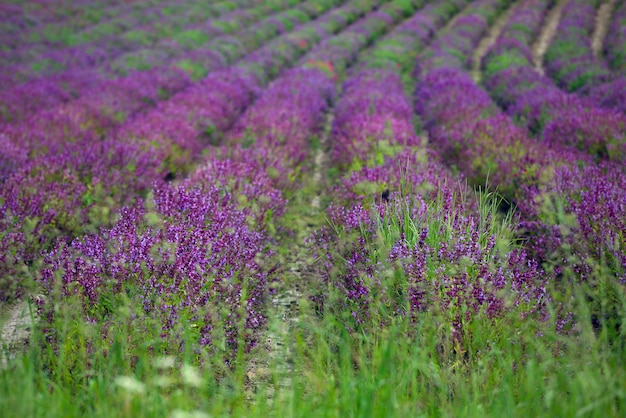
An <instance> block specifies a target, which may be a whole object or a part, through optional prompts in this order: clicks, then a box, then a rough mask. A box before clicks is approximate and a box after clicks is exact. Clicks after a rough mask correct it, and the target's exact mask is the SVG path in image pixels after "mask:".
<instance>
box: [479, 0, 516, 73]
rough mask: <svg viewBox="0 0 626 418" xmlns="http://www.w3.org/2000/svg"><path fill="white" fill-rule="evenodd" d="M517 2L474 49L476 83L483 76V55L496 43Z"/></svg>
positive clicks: (499, 18)
mask: <svg viewBox="0 0 626 418" xmlns="http://www.w3.org/2000/svg"><path fill="white" fill-rule="evenodd" d="M515 7H516V4H513V5H512V6H511V7H509V8H508V9H507V10H506V11H505V12H504V13H502V14H501V15H500V16H498V18H497V19H496V21H495V22H493V25H491V27H490V28H489V29H488V31H487V34H486V35H485V36H484V37H483V38H482V39H481V40H480V42H479V43H478V46H477V47H476V49H475V50H474V53H473V55H472V68H471V70H470V73H471V75H472V79H474V82H475V83H476V84H479V83H480V81H481V78H482V71H481V64H482V60H483V57H484V56H485V55H486V54H487V52H488V51H489V49H490V48H491V47H492V46H493V45H494V44H495V43H496V41H497V40H498V37H499V36H500V33H502V29H503V28H504V25H506V22H508V21H509V17H511V13H512V12H513V9H515Z"/></svg>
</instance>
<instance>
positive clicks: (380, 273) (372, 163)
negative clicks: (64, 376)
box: [312, 1, 546, 347]
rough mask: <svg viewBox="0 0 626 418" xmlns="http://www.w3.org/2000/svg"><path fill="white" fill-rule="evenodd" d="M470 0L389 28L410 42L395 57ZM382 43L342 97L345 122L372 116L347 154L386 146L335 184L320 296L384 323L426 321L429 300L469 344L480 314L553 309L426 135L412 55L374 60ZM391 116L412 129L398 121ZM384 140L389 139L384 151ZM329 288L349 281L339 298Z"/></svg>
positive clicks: (529, 266)
mask: <svg viewBox="0 0 626 418" xmlns="http://www.w3.org/2000/svg"><path fill="white" fill-rule="evenodd" d="M460 6H462V4H461V3H460V2H454V1H450V2H446V3H443V4H441V3H439V4H437V5H433V6H427V7H426V9H425V10H424V11H423V12H421V13H418V14H416V15H415V16H414V17H413V18H412V19H410V20H409V21H407V22H406V23H405V24H404V25H402V26H400V27H399V28H398V29H397V30H396V31H394V32H392V33H391V34H390V35H389V36H388V37H387V39H388V40H393V39H402V40H403V41H405V43H403V45H402V47H399V46H398V49H397V50H394V51H393V52H389V51H387V52H388V54H387V55H386V58H388V59H390V60H391V61H392V62H397V61H400V62H401V61H402V60H403V57H404V56H405V54H406V53H407V52H408V50H409V49H410V46H411V45H412V46H413V47H415V48H416V50H415V51H414V52H415V53H417V52H418V51H419V49H421V47H422V46H423V45H424V43H426V42H428V40H429V39H430V37H432V35H433V31H434V30H436V29H439V28H441V26H443V24H444V23H445V21H446V20H447V19H449V18H450V17H452V14H453V13H454V11H455V10H458V8H459V7H460ZM407 34H412V36H407ZM376 49H377V48H376V47H375V48H374V49H373V51H371V52H370V54H368V55H367V56H365V57H364V58H365V62H363V63H361V64H359V65H357V69H359V71H357V72H356V74H355V75H354V76H353V77H352V78H350V79H348V80H347V81H346V82H345V84H344V92H343V97H342V98H341V100H340V101H339V102H338V104H337V119H338V120H339V119H340V118H341V119H342V120H340V121H338V122H337V126H338V127H343V126H345V125H346V124H348V125H350V124H351V123H357V122H358V120H361V121H362V123H360V124H359V131H358V135H356V136H354V137H352V147H348V148H346V149H345V150H344V153H345V154H344V155H343V160H348V161H350V160H352V161H353V162H354V161H362V160H363V157H364V155H369V156H371V155H372V154H374V155H376V156H377V157H374V158H371V159H370V160H369V161H367V162H366V163H365V164H362V163H359V164H352V167H351V168H352V170H351V171H349V172H348V173H347V174H346V175H345V176H344V177H343V178H342V179H341V181H340V183H339V184H338V185H337V186H336V187H335V188H334V190H333V192H332V197H333V203H332V204H331V206H330V207H329V208H328V210H327V217H328V218H329V221H330V225H331V226H328V227H325V228H322V229H321V230H319V231H318V232H317V233H316V234H315V236H314V237H313V239H312V243H314V245H315V248H317V249H318V257H319V259H320V260H321V261H320V266H319V272H320V275H321V277H322V278H323V280H322V281H321V283H320V289H318V291H317V293H316V294H315V295H314V301H315V303H316V304H317V305H318V308H319V309H320V310H322V311H323V310H325V309H326V310H329V311H330V312H332V313H333V314H334V315H336V316H337V317H339V318H342V320H344V321H346V322H344V323H345V324H346V325H347V326H348V327H349V328H350V329H352V330H354V329H358V328H361V327H367V326H369V325H371V324H373V325H374V326H380V325H381V324H384V323H385V322H386V321H389V318H390V317H392V316H400V317H408V318H410V320H411V321H414V322H418V321H419V320H420V316H421V315H422V314H424V313H425V312H427V311H428V312H430V313H432V314H435V315H438V316H439V317H440V318H441V319H442V320H443V321H445V323H446V326H447V327H449V328H450V329H451V330H452V338H453V341H454V343H455V344H458V346H459V347H466V344H467V343H468V342H469V341H470V340H471V331H470V328H471V326H470V324H471V323H472V321H477V320H479V321H481V324H482V326H487V321H489V323H491V324H493V325H494V326H495V324H496V323H497V322H496V321H497V318H500V317H501V316H503V315H507V314H511V313H513V314H516V315H521V316H523V317H526V318H528V317H529V316H531V315H536V314H541V307H542V305H543V302H544V299H545V286H546V280H545V279H544V278H543V277H542V276H543V272H542V271H541V269H539V267H538V266H537V264H536V263H533V262H532V261H531V260H529V259H528V257H527V256H526V254H524V253H523V252H522V251H519V250H515V249H513V248H509V249H508V251H496V250H495V242H496V241H499V242H503V241H506V240H510V237H506V233H503V231H502V230H497V228H494V229H492V228H491V227H489V226H487V225H488V224H490V222H492V221H493V220H488V219H486V218H484V217H483V218H481V215H480V214H479V213H478V211H477V206H476V202H474V201H472V200H464V199H463V198H462V197H461V196H464V195H467V194H469V191H468V190H467V189H466V188H465V186H463V183H462V182H459V181H458V180H456V179H454V177H453V176H452V175H451V174H450V172H449V171H448V170H447V169H446V168H445V167H444V166H443V164H442V163H441V160H440V158H439V157H438V155H437V154H436V153H434V152H432V150H427V149H425V144H424V143H423V142H421V141H416V140H415V133H414V131H413V112H412V109H411V107H412V106H411V101H410V98H409V97H408V96H407V95H406V93H405V92H404V86H403V83H402V81H401V78H400V75H401V72H405V73H410V72H411V68H410V66H407V67H403V66H400V67H395V66H394V67H395V68H394V67H392V68H394V69H393V70H380V69H376V68H374V69H364V68H367V66H368V64H369V65H372V66H374V67H375V66H376V64H377V62H378V61H377V60H373V61H372V58H371V57H372V56H375V55H376V54H375V51H376ZM394 55H395V56H394ZM364 98H366V99H369V106H368V104H367V103H363V99H364ZM359 104H361V105H362V106H364V107H365V108H368V113H369V117H365V121H363V119H364V116H363V115H359V114H358V113H357V114H355V113H354V112H352V115H354V116H352V117H350V115H351V111H353V110H354V109H356V108H357V107H358V106H359ZM344 111H345V114H343V112H344ZM380 121H386V122H383V125H384V124H386V125H387V126H388V127H389V126H392V127H403V129H400V130H397V129H396V131H395V132H393V133H391V132H389V131H388V130H386V129H384V126H381V124H380V123H376V122H380ZM372 122H373V123H372ZM355 133H356V132H355ZM404 137H407V138H413V139H414V140H413V141H404V140H403V139H404ZM334 140H336V136H335V137H334ZM372 144H379V149H377V150H376V152H372V151H371V148H372ZM380 144H390V146H389V145H388V146H387V147H386V149H385V147H383V146H380ZM368 148H369V149H370V152H369V153H367V154H364V153H363V152H362V149H368ZM463 260H465V261H463ZM459 266H461V267H460V268H459ZM329 289H332V291H336V292H338V293H339V295H338V297H337V298H336V299H335V300H334V301H333V302H332V303H331V302H330V301H329V295H328V292H329Z"/></svg>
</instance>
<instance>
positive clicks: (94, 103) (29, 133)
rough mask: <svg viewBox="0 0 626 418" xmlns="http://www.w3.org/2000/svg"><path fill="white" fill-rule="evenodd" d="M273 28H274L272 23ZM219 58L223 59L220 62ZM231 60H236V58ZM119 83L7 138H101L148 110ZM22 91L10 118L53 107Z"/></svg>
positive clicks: (35, 141)
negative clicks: (25, 110)
mask: <svg viewBox="0 0 626 418" xmlns="http://www.w3.org/2000/svg"><path fill="white" fill-rule="evenodd" d="M333 4H334V2H326V3H325V7H327V8H330V7H331V5H333ZM269 25H270V26H271V25H272V22H271V20H270V22H269ZM271 35H275V34H274V33H270V36H271ZM243 53H245V51H240V54H243ZM209 57H212V58H215V59H214V60H213V63H217V66H218V67H219V64H220V63H222V62H223V57H220V56H219V54H217V53H214V54H212V55H210V56H209ZM218 57H219V58H222V59H218ZM231 58H236V56H234V57H231ZM161 72H166V73H167V72H170V73H172V72H174V73H176V71H174V70H168V71H164V70H162V69H161V70H153V71H152V72H150V73H149V74H152V75H153V78H154V76H157V77H161V74H160V73H161ZM137 77H138V78H140V79H141V78H144V79H145V78H146V77H148V76H147V75H142V74H136V75H134V76H131V77H130V78H129V80H130V82H131V83H132V80H133V78H137ZM158 81H159V80H158V78H156V79H154V80H153V81H152V82H151V83H152V84H153V86H151V87H158V86H159V83H158ZM122 82H123V81H122ZM119 83H120V81H118V80H103V81H101V82H100V83H98V84H97V85H96V86H95V87H91V88H90V89H89V90H88V91H86V92H82V94H79V96H80V98H79V99H78V100H74V101H70V102H69V103H67V104H61V105H59V106H56V107H54V108H53V109H51V110H49V111H42V112H37V113H35V114H33V115H32V116H30V117H28V118H27V119H26V120H25V121H24V122H22V123H20V124H18V125H14V126H9V127H8V128H7V129H6V132H5V135H6V136H8V137H9V138H11V139H13V140H15V141H16V142H20V143H25V144H26V145H28V149H32V148H33V147H40V146H42V145H44V144H46V145H47V146H48V147H50V144H53V143H54V144H56V145H57V146H62V145H63V143H65V142H66V141H68V140H72V139H73V140H76V139H79V138H80V137H82V136H84V135H90V134H91V135H94V134H95V135H96V136H101V135H102V134H104V133H105V132H107V131H110V130H111V129H112V128H114V127H116V126H118V125H119V124H120V123H122V122H124V121H125V120H127V119H128V118H129V117H131V116H132V115H134V114H136V113H138V112H139V111H140V110H143V109H144V108H145V107H146V106H145V105H146V103H144V101H139V102H137V101H129V100H128V93H129V92H127V91H125V90H124V89H116V88H115V86H116V84H119ZM180 87H184V86H180ZM21 90H22V89H19V90H16V91H14V92H12V93H15V94H20V96H18V100H16V101H13V102H7V105H8V106H11V107H15V108H16V109H15V110H13V109H11V110H10V111H9V112H8V113H9V114H15V113H19V110H21V109H20V107H22V106H33V107H35V109H36V108H37V107H40V106H41V105H44V104H46V105H49V104H50V103H49V102H46V101H48V100H49V101H54V99H55V97H54V96H51V95H44V97H42V99H44V100H45V101H43V102H40V103H37V102H36V101H32V98H30V100H27V101H24V99H25V98H28V97H29V96H23V95H22V94H23V91H21ZM49 90H50V89H49V88H48V89H45V90H44V91H43V93H46V92H48V91H49ZM102 91H105V92H107V93H108V95H109V96H110V97H106V96H105V100H98V97H99V96H100V95H101V92H102ZM76 94H77V93H76ZM68 114H70V115H72V116H71V117H69V118H68V117H67V116H66V115H68ZM57 115H60V116H57ZM59 118H60V119H59ZM50 128H52V129H53V132H52V134H51V133H50Z"/></svg>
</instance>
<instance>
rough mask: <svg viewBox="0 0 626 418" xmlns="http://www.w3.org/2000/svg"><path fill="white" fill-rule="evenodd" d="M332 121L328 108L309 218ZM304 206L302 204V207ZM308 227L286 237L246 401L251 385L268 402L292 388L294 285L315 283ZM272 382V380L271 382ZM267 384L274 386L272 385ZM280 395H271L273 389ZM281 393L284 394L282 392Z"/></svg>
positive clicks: (316, 205)
mask: <svg viewBox="0 0 626 418" xmlns="http://www.w3.org/2000/svg"><path fill="white" fill-rule="evenodd" d="M333 119H334V111H333V109H330V110H329V111H328V113H327V115H326V119H325V121H324V128H323V131H322V134H321V135H320V146H319V148H318V149H316V150H315V154H314V156H313V172H312V175H311V176H310V177H309V181H308V186H309V187H308V188H309V190H312V196H305V198H310V199H311V200H310V201H309V202H308V204H307V205H308V209H305V210H306V211H307V213H306V214H303V216H307V217H309V218H311V217H314V216H317V215H319V211H320V197H321V195H322V193H323V192H324V191H325V190H326V184H325V182H324V179H323V172H324V170H325V169H326V167H327V166H328V156H327V150H328V147H329V145H328V144H329V141H330V139H329V138H330V130H331V126H332V122H333ZM305 206H306V205H305ZM311 225H312V224H308V223H307V222H304V223H303V224H302V225H301V226H300V228H298V229H297V230H296V231H295V232H296V234H297V236H295V237H293V238H287V242H289V241H290V240H293V241H294V242H293V243H291V242H290V244H291V248H290V252H289V254H288V255H287V256H286V257H285V259H284V260H282V261H283V262H282V264H283V269H284V270H283V271H282V276H283V277H282V278H281V279H280V282H279V283H278V289H277V290H276V294H275V295H274V296H273V297H272V298H271V304H270V308H269V312H268V316H269V318H270V321H269V322H270V324H269V327H268V331H267V332H266V334H265V340H264V341H263V343H262V347H260V348H261V350H262V351H263V355H261V356H259V357H254V358H253V359H252V360H251V361H250V364H249V366H248V370H247V378H248V382H249V389H250V392H251V393H249V395H248V398H249V399H250V400H253V399H252V397H253V396H254V395H253V393H254V392H255V390H256V389H255V386H257V385H259V384H260V383H261V382H264V383H266V384H265V385H263V386H264V387H265V388H266V390H267V396H268V398H269V399H274V398H275V397H276V396H279V397H280V399H281V400H282V399H284V397H285V396H288V395H287V394H288V393H289V390H290V388H291V387H292V382H293V379H292V375H293V360H292V359H293V354H292V351H291V347H292V341H291V340H290V335H291V331H292V328H293V327H295V326H297V323H298V322H299V320H300V301H301V300H302V299H303V297H304V295H303V294H302V292H301V291H300V290H299V289H298V286H297V284H298V283H302V282H307V281H311V280H316V277H314V275H315V273H314V271H313V268H312V263H313V260H310V259H308V254H309V250H308V248H307V245H306V243H305V242H304V239H305V238H306V237H308V236H310V234H311V233H312V232H313V229H314V227H313V226H311ZM272 379H275V380H274V381H273V382H272ZM267 383H274V386H272V385H271V384H269V385H268V384H267ZM276 386H277V388H278V389H279V391H280V392H281V393H279V394H276V393H275V387H276ZM283 391H284V392H283Z"/></svg>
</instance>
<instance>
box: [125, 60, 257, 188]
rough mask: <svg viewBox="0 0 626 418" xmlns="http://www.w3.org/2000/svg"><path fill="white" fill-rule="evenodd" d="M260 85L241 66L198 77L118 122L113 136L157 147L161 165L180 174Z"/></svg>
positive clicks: (145, 145)
mask: <svg viewBox="0 0 626 418" xmlns="http://www.w3.org/2000/svg"><path fill="white" fill-rule="evenodd" d="M259 88H260V86H259V85H258V84H257V82H256V80H255V78H254V77H253V76H252V75H251V74H249V73H248V72H246V71H244V70H243V69H241V68H234V69H225V70H222V71H216V72H213V73H210V74H209V75H208V76H207V77H205V78H204V79H203V80H201V81H200V82H197V83H194V84H193V85H192V86H191V87H190V88H188V89H186V90H184V91H182V92H180V93H178V94H176V95H174V96H173V97H172V98H170V99H169V100H166V101H163V102H160V103H159V104H158V106H156V107H155V108H154V109H152V110H151V111H150V112H146V113H143V114H141V115H138V116H137V117H135V118H133V119H131V120H129V121H128V122H127V123H125V124H123V125H121V126H120V127H119V129H118V130H117V133H116V137H117V138H118V139H119V140H120V141H122V142H124V143H128V144H141V146H142V147H143V148H145V149H147V150H153V151H155V152H156V153H157V155H156V157H157V158H156V159H155V163H158V164H159V165H160V167H159V168H160V171H161V172H164V174H167V173H168V172H171V173H173V174H174V175H177V176H180V175H181V174H184V171H185V167H186V166H188V165H189V164H190V163H192V162H193V161H194V160H195V159H197V157H198V156H199V155H200V153H201V152H202V149H203V148H204V147H206V145H208V144H209V143H211V142H213V143H216V141H217V140H218V139H219V137H220V136H221V133H222V132H224V131H225V130H226V129H228V128H230V126H231V125H232V124H233V123H234V121H235V120H236V118H237V117H238V116H239V115H240V114H241V112H242V111H243V110H244V109H245V108H246V107H247V106H248V105H249V104H250V102H251V101H252V100H253V98H254V96H255V95H256V94H257V91H258V90H259Z"/></svg>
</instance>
